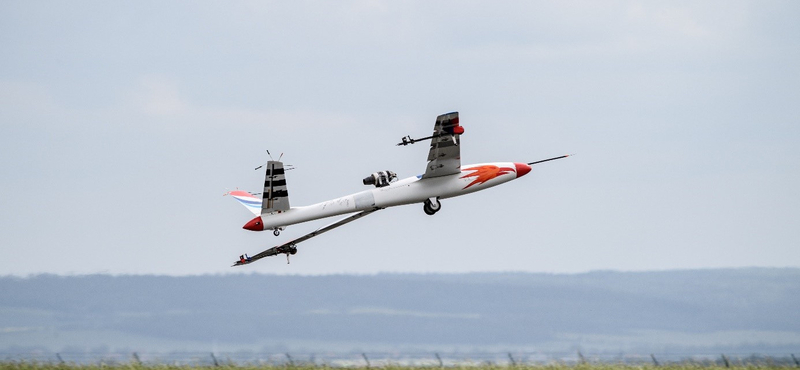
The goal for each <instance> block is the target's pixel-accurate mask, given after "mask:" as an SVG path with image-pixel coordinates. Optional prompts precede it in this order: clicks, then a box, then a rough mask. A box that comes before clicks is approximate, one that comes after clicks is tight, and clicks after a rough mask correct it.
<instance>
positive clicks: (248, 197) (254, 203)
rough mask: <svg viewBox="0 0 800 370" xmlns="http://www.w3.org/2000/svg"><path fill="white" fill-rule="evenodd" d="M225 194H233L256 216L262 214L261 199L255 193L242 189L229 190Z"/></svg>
mask: <svg viewBox="0 0 800 370" xmlns="http://www.w3.org/2000/svg"><path fill="white" fill-rule="evenodd" d="M225 195H230V196H232V197H233V198H234V199H236V200H238V201H239V203H242V205H243V206H244V207H245V208H247V210H248V211H250V212H253V214H254V215H256V216H261V199H258V197H256V196H255V195H253V194H250V193H248V192H246V191H241V190H234V191H229V192H228V193H227V194H225Z"/></svg>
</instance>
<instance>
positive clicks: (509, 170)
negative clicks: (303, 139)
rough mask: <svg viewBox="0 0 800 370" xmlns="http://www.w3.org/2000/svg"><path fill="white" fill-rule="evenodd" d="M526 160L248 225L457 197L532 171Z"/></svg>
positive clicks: (399, 185) (278, 225)
mask: <svg viewBox="0 0 800 370" xmlns="http://www.w3.org/2000/svg"><path fill="white" fill-rule="evenodd" d="M530 170H531V167H530V166H529V165H527V164H525V163H514V162H497V163H482V164H474V165H469V166H462V168H461V172H460V173H456V174H453V175H446V176H438V177H430V178H425V177H423V176H422V175H420V176H414V177H409V178H406V179H402V180H399V181H396V182H393V183H391V184H390V185H388V186H383V187H379V188H374V189H370V190H365V191H361V192H358V193H355V194H350V195H346V196H343V197H340V198H336V199H331V200H328V201H324V202H320V203H317V204H313V205H310V206H304V207H291V208H289V209H287V210H285V211H276V212H270V213H262V214H261V216H258V217H256V218H254V219H252V220H250V221H249V222H248V223H247V224H245V226H244V229H247V230H252V231H263V230H274V229H282V228H283V227H286V226H289V225H294V224H298V223H302V222H307V221H312V220H317V219H321V218H327V217H333V216H338V215H343V214H347V213H353V212H360V211H365V210H370V209H380V208H388V207H395V206H402V205H406V204H414V203H423V202H425V201H427V200H434V201H435V200H438V199H446V198H453V197H457V196H460V195H464V194H469V193H474V192H476V191H480V190H484V189H488V188H491V187H494V186H497V185H500V184H503V183H506V182H509V181H511V180H514V179H517V178H519V177H522V176H524V175H525V174H527V173H528V172H530Z"/></svg>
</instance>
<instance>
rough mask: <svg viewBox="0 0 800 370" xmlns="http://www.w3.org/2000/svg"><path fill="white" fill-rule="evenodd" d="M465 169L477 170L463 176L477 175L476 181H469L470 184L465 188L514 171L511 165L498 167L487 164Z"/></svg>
mask: <svg viewBox="0 0 800 370" xmlns="http://www.w3.org/2000/svg"><path fill="white" fill-rule="evenodd" d="M464 171H475V172H473V173H470V174H466V175H464V176H461V178H462V179H463V178H467V177H477V178H476V179H475V181H473V182H471V183H469V185H467V186H465V187H464V189H466V188H468V187H470V186H472V185H475V184H483V183H484V182H487V181H489V180H491V179H493V178H495V177H497V176H500V175H505V174H507V173H509V172H513V171H514V169H513V168H510V167H497V166H493V165H486V166H478V167H472V168H467V169H465V170H464Z"/></svg>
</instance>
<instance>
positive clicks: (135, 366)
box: [0, 361, 795, 370]
mask: <svg viewBox="0 0 800 370" xmlns="http://www.w3.org/2000/svg"><path fill="white" fill-rule="evenodd" d="M790 367H791V368H795V366H785V365H784V366H781V365H774V364H766V363H765V364H758V365H745V366H741V365H739V366H732V368H734V369H742V370H744V369H759V370H767V369H787V368H790ZM173 369H174V370H181V369H191V370H256V369H282V370H320V369H332V368H331V367H329V366H310V365H308V366H306V365H298V366H287V365H259V366H256V365H247V364H232V363H227V364H220V366H208V365H196V366H195V365H168V364H139V363H137V362H129V363H99V364H90V365H77V364H70V363H47V362H27V361H7V362H0V370H173ZM347 369H355V370H367V369H379V370H433V369H439V367H438V366H427V367H424V366H397V365H388V366H380V367H371V368H370V367H366V366H361V367H348V368H347ZM446 369H448V370H460V369H464V370H700V369H702V370H729V369H728V368H726V367H725V366H719V365H714V364H706V363H679V364H667V365H663V366H652V365H646V366H642V365H624V364H579V365H567V364H559V363H554V364H547V365H517V366H507V365H478V366H447V367H446Z"/></svg>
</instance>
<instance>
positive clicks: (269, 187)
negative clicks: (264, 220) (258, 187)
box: [260, 161, 289, 213]
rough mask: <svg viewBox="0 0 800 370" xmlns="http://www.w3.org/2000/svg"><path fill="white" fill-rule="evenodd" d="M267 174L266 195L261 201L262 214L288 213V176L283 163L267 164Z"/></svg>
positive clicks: (270, 162)
mask: <svg viewBox="0 0 800 370" xmlns="http://www.w3.org/2000/svg"><path fill="white" fill-rule="evenodd" d="M266 167H267V174H266V177H265V179H264V194H263V198H262V201H261V211H260V212H261V213H271V212H275V211H286V210H288V209H289V191H288V190H287V188H286V175H285V174H284V169H283V162H280V161H269V162H267V166H266Z"/></svg>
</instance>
